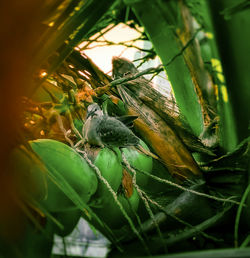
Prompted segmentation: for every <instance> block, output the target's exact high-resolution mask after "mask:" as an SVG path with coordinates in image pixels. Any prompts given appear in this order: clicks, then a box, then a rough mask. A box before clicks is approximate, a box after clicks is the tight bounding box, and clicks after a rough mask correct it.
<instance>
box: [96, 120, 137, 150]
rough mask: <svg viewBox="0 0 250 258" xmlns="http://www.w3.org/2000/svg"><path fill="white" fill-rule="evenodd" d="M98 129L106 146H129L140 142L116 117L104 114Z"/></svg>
mask: <svg viewBox="0 0 250 258" xmlns="http://www.w3.org/2000/svg"><path fill="white" fill-rule="evenodd" d="M97 130H98V135H99V136H100V138H101V140H102V143H103V144H104V145H106V146H113V147H127V146H135V145H138V144H139V139H138V138H137V137H136V136H135V135H134V134H133V132H132V131H131V130H129V129H128V128H127V127H126V126H125V125H124V124H123V123H122V122H120V121H119V120H117V119H116V118H113V117H108V116H104V117H103V119H102V121H101V123H100V125H99V126H98V129H97Z"/></svg>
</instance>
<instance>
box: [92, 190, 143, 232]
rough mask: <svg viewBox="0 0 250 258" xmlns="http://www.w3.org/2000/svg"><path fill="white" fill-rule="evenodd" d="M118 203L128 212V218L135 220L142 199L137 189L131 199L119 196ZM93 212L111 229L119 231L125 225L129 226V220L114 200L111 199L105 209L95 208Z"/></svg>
mask: <svg viewBox="0 0 250 258" xmlns="http://www.w3.org/2000/svg"><path fill="white" fill-rule="evenodd" d="M118 201H119V202H120V203H121V205H122V206H123V208H124V210H125V211H126V212H127V214H128V216H129V217H130V218H131V219H132V220H134V219H135V212H136V211H137V209H138V205H139V201H140V197H139V194H138V192H137V191H136V189H134V190H133V194H132V195H131V197H130V198H127V197H126V196H124V195H123V194H120V195H118ZM93 211H94V212H95V213H96V214H97V215H98V216H99V217H100V218H101V219H102V220H103V221H104V222H105V223H106V224H107V225H108V226H109V227H110V228H111V229H119V228H121V227H122V226H124V224H128V221H127V219H126V218H125V217H124V215H123V213H122V212H121V209H120V207H118V205H117V204H116V203H115V201H114V199H113V198H110V200H109V202H107V203H106V204H105V207H103V208H101V209H97V208H93Z"/></svg>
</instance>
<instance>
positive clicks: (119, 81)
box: [95, 28, 201, 95]
mask: <svg viewBox="0 0 250 258" xmlns="http://www.w3.org/2000/svg"><path fill="white" fill-rule="evenodd" d="M200 30H201V28H200V29H198V30H197V31H196V32H195V34H194V35H193V37H192V38H191V39H190V40H189V41H188V42H187V44H186V45H185V46H184V47H183V48H182V49H181V51H180V52H179V53H177V54H176V55H175V56H173V57H172V58H171V59H170V61H169V62H168V63H166V64H160V65H158V66H157V67H150V68H147V69H145V70H143V71H141V72H138V73H136V74H134V75H132V76H129V77H124V78H119V79H117V80H114V81H112V82H110V83H109V84H106V85H105V86H103V87H98V88H97V89H96V90H95V92H96V94H97V95H99V94H100V93H101V95H102V94H104V93H105V92H107V91H108V90H110V89H111V88H112V87H115V86H117V85H119V84H123V83H125V82H128V81H132V80H135V79H137V78H138V77H141V76H143V75H146V74H151V73H157V72H161V71H163V68H164V67H165V68H166V67H167V66H169V65H170V64H171V63H173V62H174V60H175V59H176V58H177V57H179V56H181V55H182V54H183V52H184V51H185V50H186V48H188V47H189V45H190V44H191V43H192V41H193V40H194V39H195V37H196V35H197V34H198V32H199V31H200Z"/></svg>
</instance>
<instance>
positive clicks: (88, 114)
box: [86, 110, 95, 119]
mask: <svg viewBox="0 0 250 258" xmlns="http://www.w3.org/2000/svg"><path fill="white" fill-rule="evenodd" d="M94 114H95V111H94V110H92V111H90V112H88V113H87V117H86V119H88V118H89V117H92V116H93V115H94Z"/></svg>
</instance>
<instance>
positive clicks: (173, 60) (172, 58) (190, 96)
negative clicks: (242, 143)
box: [132, 0, 204, 136]
mask: <svg viewBox="0 0 250 258" xmlns="http://www.w3.org/2000/svg"><path fill="white" fill-rule="evenodd" d="M132 9H133V11H134V12H135V14H136V15H137V18H138V19H139V20H140V22H141V24H142V25H143V26H144V28H145V30H146V32H147V34H148V37H149V39H150V41H151V42H152V43H153V45H154V48H155V50H156V53H157V54H158V55H159V57H160V58H161V61H162V63H163V65H164V67H165V69H166V73H167V75H168V78H169V80H170V82H171V84H172V88H173V91H174V95H175V98H176V101H177V104H178V106H179V108H180V110H181V113H182V115H183V116H184V117H185V118H186V120H187V121H188V123H189V125H190V127H191V128H192V130H193V132H194V134H195V135H197V136H198V135H199V134H200V133H201V132H202V130H203V128H204V124H203V117H202V110H201V106H200V103H199V100H198V97H197V94H196V91H195V85H194V83H193V81H192V77H191V74H190V71H189V69H188V67H187V65H186V63H185V60H184V57H183V56H182V47H181V45H180V42H179V39H178V37H176V33H177V30H178V28H179V27H180V26H182V25H181V24H180V21H179V19H178V18H179V16H180V11H179V9H178V8H177V1H168V2H167V3H166V2H163V1H158V0H157V1H154V2H149V1H146V2H138V3H135V4H132ZM173 12H176V16H175V17H177V18H173ZM149 13H150V15H149Z"/></svg>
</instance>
